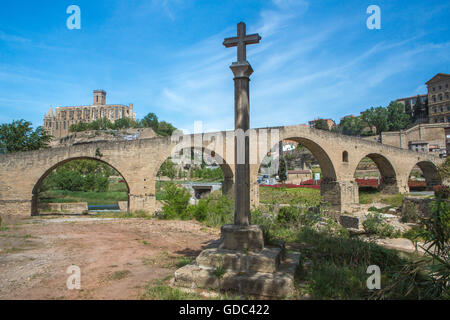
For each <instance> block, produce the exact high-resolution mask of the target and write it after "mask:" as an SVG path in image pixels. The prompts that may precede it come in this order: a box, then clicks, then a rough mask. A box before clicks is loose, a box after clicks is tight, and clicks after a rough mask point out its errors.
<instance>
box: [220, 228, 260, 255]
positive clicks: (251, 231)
mask: <svg viewBox="0 0 450 320" xmlns="http://www.w3.org/2000/svg"><path fill="white" fill-rule="evenodd" d="M221 233H222V237H221V244H220V248H221V249H227V250H239V251H242V250H249V251H260V250H262V249H264V236H263V229H262V227H261V226H257V225H250V226H241V225H234V224H228V225H224V226H223V227H222V230H221Z"/></svg>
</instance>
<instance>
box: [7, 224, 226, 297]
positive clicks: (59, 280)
mask: <svg viewBox="0 0 450 320" xmlns="http://www.w3.org/2000/svg"><path fill="white" fill-rule="evenodd" d="M218 237H219V233H218V231H217V230H213V229H208V228H205V227H204V226H202V225H201V224H199V223H196V222H193V221H162V220H145V219H98V218H90V217H78V218H77V217H58V218H54V219H49V218H33V219H23V220H18V221H15V222H10V223H8V224H7V228H3V230H2V231H0V299H139V298H140V297H141V295H142V294H143V293H144V292H145V287H146V286H147V285H152V284H153V283H156V282H157V281H158V280H162V279H165V278H167V277H168V276H170V275H173V273H174V271H175V270H176V268H177V263H179V262H180V261H183V260H184V261H186V260H188V259H186V258H185V257H190V258H195V257H196V256H197V255H198V253H199V252H200V251H201V250H202V248H204V247H205V246H206V245H208V244H209V243H210V242H211V241H213V240H216V239H217V238H218ZM71 265H76V266H79V267H80V269H81V290H68V289H67V286H66V281H67V278H68V277H69V274H67V273H66V270H67V268H68V267H69V266H71Z"/></svg>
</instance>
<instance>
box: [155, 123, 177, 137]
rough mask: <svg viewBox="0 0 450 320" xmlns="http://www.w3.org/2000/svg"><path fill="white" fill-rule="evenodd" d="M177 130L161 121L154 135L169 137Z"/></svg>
mask: <svg viewBox="0 0 450 320" xmlns="http://www.w3.org/2000/svg"><path fill="white" fill-rule="evenodd" d="M176 129H177V128H175V127H174V126H173V125H171V124H170V123H168V122H165V121H161V122H160V123H159V124H158V129H157V130H156V133H157V134H159V135H162V136H170V135H172V133H173V132H174V131H175V130H176Z"/></svg>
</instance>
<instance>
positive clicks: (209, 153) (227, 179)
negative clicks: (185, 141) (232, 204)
mask: <svg viewBox="0 0 450 320" xmlns="http://www.w3.org/2000/svg"><path fill="white" fill-rule="evenodd" d="M194 150H197V151H198V152H201V157H200V158H198V157H196V156H193V155H192V153H193V152H194ZM169 151H170V150H169ZM176 151H179V152H183V153H184V152H189V153H190V155H189V156H187V158H186V160H188V159H190V160H188V163H187V164H196V163H195V162H194V160H197V163H198V164H200V163H202V160H205V162H206V163H207V164H209V163H211V162H216V163H217V164H218V166H219V167H220V168H221V170H222V172H223V175H224V180H223V182H222V194H223V195H227V196H230V197H234V166H233V165H230V164H228V163H227V162H226V160H225V159H224V157H223V156H222V155H221V154H219V153H218V152H217V151H214V150H211V149H209V148H207V147H201V148H197V147H193V146H190V147H185V148H183V147H177V150H176ZM172 155H173V152H172V151H170V152H167V153H165V154H164V155H162V157H160V158H159V160H158V163H157V164H156V166H155V172H154V177H153V178H154V183H155V184H156V181H157V180H158V179H157V175H158V172H159V170H160V168H161V166H162V165H163V164H164V162H165V161H167V160H169V159H171V156H172ZM178 160H179V161H180V162H181V164H183V158H181V159H178ZM177 162H178V161H177ZM156 190H157V188H156V187H155V194H156Z"/></svg>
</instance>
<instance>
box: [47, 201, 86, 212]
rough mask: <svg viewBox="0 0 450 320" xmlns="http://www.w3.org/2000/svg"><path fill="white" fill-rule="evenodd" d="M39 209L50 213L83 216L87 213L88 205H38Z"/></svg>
mask: <svg viewBox="0 0 450 320" xmlns="http://www.w3.org/2000/svg"><path fill="white" fill-rule="evenodd" d="M39 209H40V210H43V211H45V212H51V213H70V214H83V213H86V212H87V211H88V203H87V202H73V203H40V204H39Z"/></svg>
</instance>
